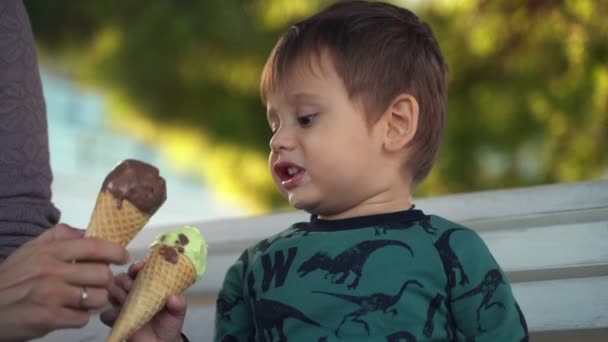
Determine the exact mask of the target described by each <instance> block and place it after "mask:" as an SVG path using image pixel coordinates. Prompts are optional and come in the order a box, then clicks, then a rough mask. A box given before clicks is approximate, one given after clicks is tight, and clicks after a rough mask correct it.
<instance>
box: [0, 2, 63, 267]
mask: <svg viewBox="0 0 608 342" xmlns="http://www.w3.org/2000/svg"><path fill="white" fill-rule="evenodd" d="M52 180H53V176H52V173H51V168H50V164H49V148H48V133H47V121H46V107H45V102H44V97H43V94H42V85H41V82H40V72H39V70H38V60H37V57H36V47H35V44H34V37H33V34H32V29H31V26H30V22H29V18H28V15H27V12H26V10H25V7H24V5H23V2H22V1H21V0H1V1H0V261H1V260H3V259H5V258H6V257H7V256H8V255H9V254H10V253H12V252H13V251H14V250H15V249H16V248H18V247H19V246H21V245H22V244H23V243H25V242H26V241H28V240H30V239H32V238H34V237H36V236H38V235H39V234H41V233H42V232H43V231H44V230H46V229H47V228H49V227H51V226H53V225H55V224H56V223H57V222H58V220H59V211H58V210H57V209H56V208H55V207H54V206H53V204H52V202H51V182H52Z"/></svg>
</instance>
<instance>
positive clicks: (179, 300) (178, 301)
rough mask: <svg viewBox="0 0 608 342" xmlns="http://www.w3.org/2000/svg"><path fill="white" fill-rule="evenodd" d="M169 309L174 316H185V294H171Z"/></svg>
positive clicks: (168, 301)
mask: <svg viewBox="0 0 608 342" xmlns="http://www.w3.org/2000/svg"><path fill="white" fill-rule="evenodd" d="M167 311H169V313H170V314H171V315H172V316H175V317H183V316H185V315H186V298H185V297H184V296H183V295H179V296H177V295H171V296H169V298H168V299H167Z"/></svg>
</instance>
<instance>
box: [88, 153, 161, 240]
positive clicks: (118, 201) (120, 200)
mask: <svg viewBox="0 0 608 342" xmlns="http://www.w3.org/2000/svg"><path fill="white" fill-rule="evenodd" d="M166 198H167V194H166V187H165V180H164V179H163V178H162V177H160V175H159V172H158V169H157V168H155V167H154V166H151V165H148V164H146V163H143V162H141V161H137V160H125V161H123V162H122V163H120V164H119V165H118V166H116V167H115V168H114V169H113V170H112V172H110V173H109V174H108V176H107V177H106V179H105V180H104V182H103V185H102V187H101V191H100V192H99V195H98V196H97V202H96V203H95V209H94V210H93V214H92V215H91V220H90V222H89V226H88V227H87V230H86V232H85V236H86V237H95V238H101V239H106V240H110V241H114V242H116V243H118V244H120V245H122V246H126V245H127V244H128V243H129V242H130V241H131V240H132V239H133V238H134V237H135V235H137V233H138V232H139V231H140V230H141V229H142V228H143V227H144V225H145V224H146V223H147V222H148V220H149V219H150V217H152V215H153V214H154V213H155V212H156V211H157V210H158V208H159V207H160V206H161V205H162V204H163V203H164V201H165V200H166Z"/></svg>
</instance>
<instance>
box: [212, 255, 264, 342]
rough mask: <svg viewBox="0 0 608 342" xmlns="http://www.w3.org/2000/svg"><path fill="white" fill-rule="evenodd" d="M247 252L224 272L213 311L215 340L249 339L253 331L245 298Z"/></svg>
mask: <svg viewBox="0 0 608 342" xmlns="http://www.w3.org/2000/svg"><path fill="white" fill-rule="evenodd" d="M247 256H248V252H247V251H245V252H244V253H243V254H242V255H241V257H240V258H239V260H238V261H237V262H235V263H234V264H233V265H232V266H231V267H230V268H229V269H228V271H227V272H226V277H225V278H224V284H223V285H222V289H221V290H220V293H219V294H218V299H217V304H216V312H215V341H216V342H245V341H250V340H251V337H252V336H253V334H254V332H255V330H254V329H255V328H254V325H253V317H252V313H251V309H250V307H249V304H248V303H247V300H246V299H245V298H246V296H245V292H244V291H245V272H246V269H247V260H248V257H247Z"/></svg>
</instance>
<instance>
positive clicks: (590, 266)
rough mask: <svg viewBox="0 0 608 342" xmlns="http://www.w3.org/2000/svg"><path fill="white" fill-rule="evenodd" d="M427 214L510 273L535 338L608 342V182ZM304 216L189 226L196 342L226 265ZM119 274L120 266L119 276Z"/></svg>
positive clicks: (138, 247)
mask: <svg viewBox="0 0 608 342" xmlns="http://www.w3.org/2000/svg"><path fill="white" fill-rule="evenodd" d="M415 202H416V206H417V207H418V208H419V209H422V210H423V211H425V212H426V213H433V214H437V215H441V216H444V217H446V218H448V219H450V220H452V221H456V222H459V223H462V224H464V225H466V226H469V227H471V228H473V229H475V230H476V231H477V232H478V233H479V234H480V236H481V237H482V238H483V239H484V241H485V242H486V244H487V245H488V247H489V248H490V250H491V252H492V253H493V254H494V256H495V257H496V259H497V261H498V262H499V263H500V264H501V266H502V268H503V269H504V270H505V272H506V273H507V276H508V277H509V279H510V281H511V283H512V286H513V291H514V293H515V296H516V298H517V300H518V301H519V303H520V305H521V308H522V311H523V312H524V315H525V316H526V319H527V322H528V326H529V329H530V332H531V336H532V339H531V340H532V341H608V181H595V182H581V183H573V184H560V185H549V186H539V187H529V188H521V189H510V190H500V191H487V192H478V193H467V194H460V195H450V196H443V197H435V198H429V199H420V200H417V201H415ZM302 220H308V215H307V214H306V213H303V212H287V213H278V214H272V215H264V216H258V217H250V218H237V219H230V220H221V221H209V222H190V223H189V224H191V225H194V226H197V227H198V228H199V229H200V230H201V232H202V233H203V234H204V236H205V237H206V239H207V241H208V244H209V262H208V268H207V272H206V274H205V276H204V278H203V279H202V280H201V281H200V282H198V283H196V284H195V285H194V286H193V287H191V288H190V289H189V290H188V291H187V292H186V294H187V297H188V300H189V311H188V317H187V321H186V325H185V327H184V331H185V332H186V333H187V335H188V336H189V337H191V340H193V341H211V339H212V336H213V313H214V308H213V305H214V297H215V295H216V293H217V292H218V290H219V288H220V286H221V283H222V280H223V277H224V273H225V271H226V269H227V268H228V267H229V265H231V264H232V263H233V262H234V261H235V260H236V259H237V258H238V257H239V256H240V254H241V253H242V251H243V250H244V249H245V248H247V247H248V246H250V245H251V244H253V243H255V242H257V241H259V240H261V239H263V238H265V237H267V236H269V235H272V234H274V233H277V232H279V231H280V230H283V229H284V228H286V227H287V226H289V225H290V224H291V223H293V222H296V221H302ZM168 228H171V227H167V226H163V227H151V228H147V229H144V230H143V231H142V232H141V233H140V234H139V235H138V236H137V237H136V238H135V240H134V241H133V242H132V243H131V244H130V246H129V248H130V250H131V255H132V258H134V259H140V258H143V257H144V256H145V254H146V251H147V246H148V244H149V243H150V242H151V241H152V240H153V238H154V237H155V236H156V235H157V234H159V233H160V232H162V231H164V230H166V229H168ZM116 271H117V272H118V271H121V269H117V270H116ZM107 331H108V329H107V328H105V327H103V326H102V325H101V324H100V323H99V322H98V321H97V319H94V320H92V322H91V323H90V324H89V325H88V326H87V327H86V328H85V329H84V330H81V331H78V332H76V331H64V332H56V333H54V334H51V335H49V336H47V337H46V338H44V339H43V340H44V341H103V340H104V337H105V336H106V334H107Z"/></svg>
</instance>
